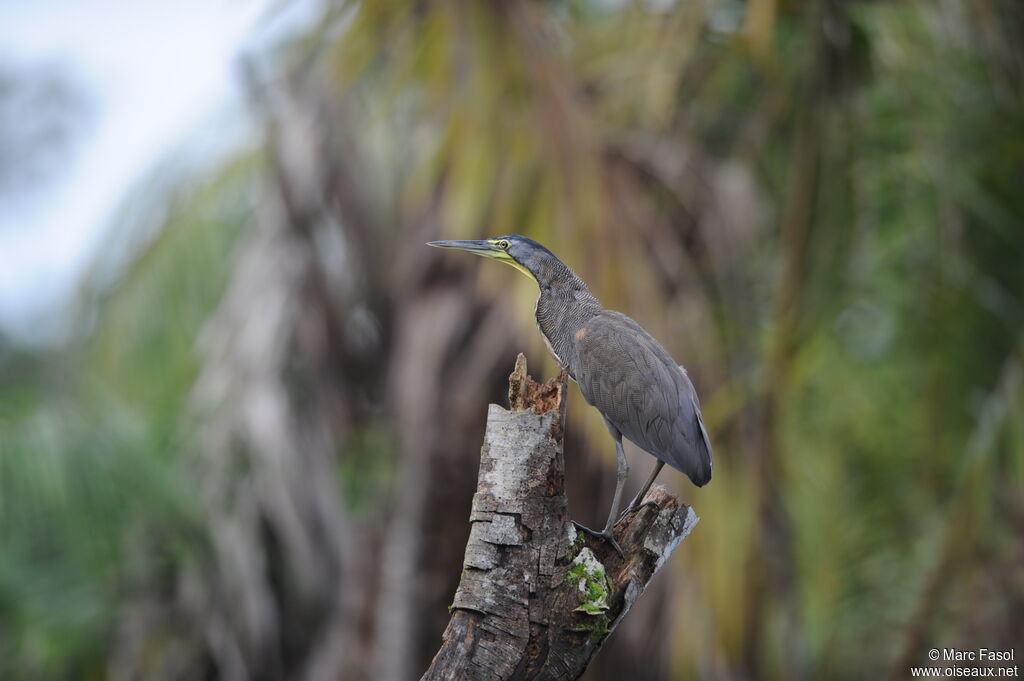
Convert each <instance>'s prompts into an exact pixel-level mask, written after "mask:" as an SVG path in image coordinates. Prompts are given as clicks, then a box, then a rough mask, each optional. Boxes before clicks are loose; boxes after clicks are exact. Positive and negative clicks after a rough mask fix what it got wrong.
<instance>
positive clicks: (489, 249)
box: [427, 241, 504, 258]
mask: <svg viewBox="0 0 1024 681" xmlns="http://www.w3.org/2000/svg"><path fill="white" fill-rule="evenodd" d="M427 245H428V246H433V247H434V248H451V249H454V250H456V251H469V252H470V253H476V254H477V255H482V256H485V257H491V258H493V257H495V256H496V255H498V254H499V253H500V254H504V251H502V250H501V249H500V248H498V246H497V245H496V244H493V243H491V242H490V241H428V242H427Z"/></svg>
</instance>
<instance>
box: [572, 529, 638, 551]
mask: <svg viewBox="0 0 1024 681" xmlns="http://www.w3.org/2000/svg"><path fill="white" fill-rule="evenodd" d="M572 524H573V525H575V526H576V529H578V530H580V531H582V532H586V533H587V534H589V535H590V536H591V537H598V538H600V539H604V540H605V541H606V542H608V543H609V544H611V545H612V548H613V549H615V552H616V553H617V554H619V558H625V557H626V554H624V553H623V552H622V547H621V546H619V542H617V541H615V536H614V535H613V534H612V528H611V527H606V528H604V529H603V530H601V531H598V530H592V529H590V528H589V527H587V526H586V525H581V524H580V523H578V522H576V521H575V520H574V521H572Z"/></svg>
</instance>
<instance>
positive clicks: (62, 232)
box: [0, 0, 308, 342]
mask: <svg viewBox="0 0 1024 681" xmlns="http://www.w3.org/2000/svg"><path fill="white" fill-rule="evenodd" d="M306 4H308V3H306ZM268 5H269V2H268V0H145V2H139V0H4V2H0V58H4V60H5V61H6V62H9V63H10V62H13V63H14V64H25V65H32V64H34V63H46V64H50V65H52V64H54V63H56V64H57V65H59V66H62V67H64V66H66V67H68V68H69V69H70V72H71V73H72V74H73V75H74V79H75V81H76V82H77V83H79V84H80V85H81V86H83V87H84V89H85V92H86V94H87V96H88V99H89V104H90V117H89V123H88V126H87V128H86V130H87V132H86V134H85V135H84V136H83V137H82V139H81V140H80V141H79V143H78V144H76V145H75V147H74V153H73V154H71V155H70V158H68V159H67V165H66V168H64V169H62V170H61V171H60V172H59V173H58V175H57V177H55V178H53V182H52V183H48V184H46V185H44V186H43V187H42V188H41V190H40V191H38V192H33V193H32V194H30V195H29V199H27V200H25V201H19V202H18V203H17V204H16V208H17V210H15V209H14V207H9V209H8V210H5V209H4V207H3V205H2V203H0V330H2V331H3V332H5V333H7V334H9V335H11V336H13V337H15V338H19V339H21V340H23V341H25V342H33V341H40V340H46V336H47V333H48V330H49V329H51V328H53V327H54V326H57V327H59V326H60V325H59V324H56V325H55V324H54V323H53V322H54V317H55V315H60V314H61V313H62V310H63V309H65V306H66V304H67V302H68V301H69V300H71V299H72V298H73V296H74V294H75V291H76V288H77V287H78V285H79V283H80V282H81V278H82V276H83V274H84V273H85V271H86V270H87V267H88V265H89V263H90V261H91V259H92V257H93V255H94V253H95V249H96V248H97V247H98V245H99V244H100V243H101V241H102V237H103V235H104V230H105V228H107V227H109V226H110V223H111V220H112V218H113V217H114V215H115V214H116V211H117V209H118V207H119V205H121V204H122V202H123V201H124V199H125V197H126V192H127V190H129V189H130V188H131V187H132V186H133V184H135V183H138V182H139V180H140V179H141V178H142V177H144V176H145V174H146V173H147V171H149V170H151V169H153V168H154V167H155V166H156V165H157V164H158V163H159V161H160V160H161V158H163V157H166V155H167V153H168V152H169V151H170V150H172V149H174V148H175V147H176V146H180V145H181V144H182V142H183V140H185V139H186V138H187V137H188V135H189V131H190V130H193V129H195V128H196V127H197V126H199V125H200V124H202V123H203V122H204V121H206V122H209V121H210V120H211V119H213V118H214V117H215V116H216V115H217V114H218V113H221V114H223V112H224V111H225V110H229V109H230V108H231V105H232V104H235V105H236V107H237V105H238V103H239V102H240V101H241V93H240V89H239V83H238V80H237V70H236V69H237V63H236V61H235V56H236V55H237V54H238V52H239V51H240V50H241V49H242V48H243V47H248V46H247V44H246V43H247V41H249V40H252V38H253V34H254V32H255V29H256V25H257V22H258V21H260V20H261V19H262V18H264V17H265V10H266V8H267V7H268ZM261 15H262V16H261ZM243 123H244V121H240V124H243ZM0 201H2V199H0Z"/></svg>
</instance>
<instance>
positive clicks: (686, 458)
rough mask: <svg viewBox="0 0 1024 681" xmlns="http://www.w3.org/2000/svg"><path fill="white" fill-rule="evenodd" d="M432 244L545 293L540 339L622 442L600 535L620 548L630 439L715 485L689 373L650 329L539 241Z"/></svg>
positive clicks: (618, 445) (694, 478)
mask: <svg viewBox="0 0 1024 681" xmlns="http://www.w3.org/2000/svg"><path fill="white" fill-rule="evenodd" d="M430 245H431V246H437V247H440V248H454V249H458V250H464V251H470V252H473V253H477V254H478V255H482V256H485V257H489V258H494V259H497V260H501V261H502V262H505V263H507V264H510V265H514V266H515V267H517V268H518V269H520V270H523V271H524V272H526V273H527V274H529V275H531V276H532V278H533V279H534V280H535V281H536V282H537V285H538V286H539V287H540V297H539V298H538V299H537V308H536V318H537V326H538V328H539V329H540V332H541V335H542V336H543V337H544V340H545V341H546V343H547V346H548V349H549V350H551V353H552V354H553V355H554V356H555V359H556V360H557V361H558V363H559V364H560V365H561V366H562V367H563V368H564V369H565V370H566V371H568V373H569V375H570V376H571V377H572V378H573V380H575V381H576V382H577V383H578V384H579V386H580V391H581V392H582V393H583V397H584V398H585V399H586V400H587V402H588V403H589V404H590V405H592V406H594V407H595V408H596V409H597V410H598V411H599V412H600V413H601V415H602V416H603V417H604V419H605V424H606V425H607V426H608V430H609V432H611V434H612V437H613V438H614V439H615V450H616V455H617V458H618V475H617V480H616V488H615V495H614V497H613V501H612V508H611V512H610V513H609V516H608V522H607V524H606V525H605V529H604V530H603V531H602V532H595V533H594V534H599V535H601V536H604V537H606V538H607V539H609V540H610V541H611V542H612V544H613V545H614V546H615V547H616V549H618V544H616V543H615V539H614V537H613V536H612V532H611V529H612V527H613V522H614V519H615V517H616V513H617V512H618V506H619V501H620V498H621V494H622V489H623V486H624V484H625V481H626V477H627V475H628V472H629V464H628V463H627V461H626V458H625V454H624V453H623V450H622V441H621V440H622V436H623V435H624V436H626V438H628V439H629V440H630V441H631V442H633V443H634V444H635V445H637V446H638V447H640V448H641V449H643V450H644V451H646V452H648V453H649V454H652V455H654V456H655V457H657V458H658V460H659V461H661V462H663V463H665V464H668V465H669V466H672V467H673V468H675V469H676V470H678V471H681V472H683V473H685V474H686V475H687V476H689V478H690V480H691V481H692V482H693V484H695V485H697V486H698V487H701V486H703V485H705V484H707V483H708V481H710V480H711V459H712V454H711V443H710V441H709V440H708V434H707V430H706V429H705V428H704V421H703V419H702V417H701V413H700V402H699V401H698V399H697V392H696V391H695V390H694V388H693V384H692V383H691V382H690V378H689V376H687V375H686V370H685V369H683V367H682V366H678V365H677V364H676V363H675V362H674V361H673V360H672V358H671V357H670V356H669V354H668V352H666V350H665V348H663V347H662V346H661V344H660V343H658V341H656V340H655V339H654V337H653V336H651V334H649V333H647V331H645V330H644V329H643V327H641V326H640V325H639V324H637V323H636V322H635V321H633V320H632V319H630V318H629V317H627V316H626V315H624V314H622V313H620V312H614V311H611V310H606V309H604V307H603V306H602V305H601V303H600V302H599V301H598V300H597V298H595V297H594V296H593V294H591V293H590V291H589V290H588V289H587V286H586V284H584V283H583V280H582V279H580V278H579V277H578V276H577V275H576V273H575V272H573V271H572V270H571V269H569V267H567V266H566V265H565V264H564V263H563V262H561V261H560V260H559V259H558V258H556V257H555V256H554V255H553V254H552V253H551V251H549V250H548V249H546V248H544V247H543V246H541V245H540V244H539V243H537V242H536V241H534V240H532V239H528V238H526V237H523V236H518V235H509V236H503V237H498V238H496V239H487V240H484V241H435V242H431V244H430ZM660 470H661V464H658V465H657V466H656V467H655V470H654V472H653V473H652V475H651V477H650V478H649V479H648V481H647V483H646V484H645V485H644V487H643V488H642V489H641V491H640V493H639V494H638V495H637V498H636V499H634V500H633V503H632V504H630V509H633V508H636V506H637V505H638V504H639V502H640V501H642V498H643V495H644V494H645V493H646V491H647V489H648V488H649V487H650V485H651V483H652V482H653V481H654V478H655V477H656V476H657V474H658V472H659V471H660ZM582 529H586V528H582ZM587 531H589V532H593V531H592V530H587ZM620 553H621V550H620Z"/></svg>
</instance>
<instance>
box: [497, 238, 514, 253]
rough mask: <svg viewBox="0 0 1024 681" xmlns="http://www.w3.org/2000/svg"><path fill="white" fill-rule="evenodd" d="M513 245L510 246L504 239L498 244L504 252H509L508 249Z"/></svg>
mask: <svg viewBox="0 0 1024 681" xmlns="http://www.w3.org/2000/svg"><path fill="white" fill-rule="evenodd" d="M511 245H512V244H510V243H509V242H508V240H507V239H502V240H501V241H499V242H498V248H500V249H501V250H503V251H507V250H508V247H509V246H511Z"/></svg>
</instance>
